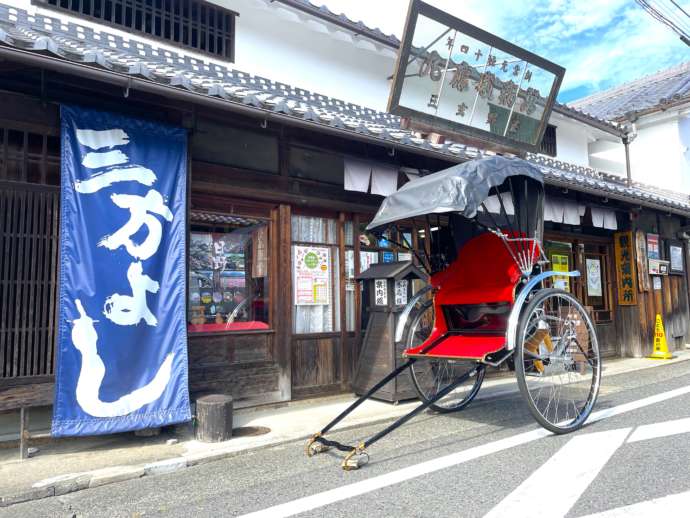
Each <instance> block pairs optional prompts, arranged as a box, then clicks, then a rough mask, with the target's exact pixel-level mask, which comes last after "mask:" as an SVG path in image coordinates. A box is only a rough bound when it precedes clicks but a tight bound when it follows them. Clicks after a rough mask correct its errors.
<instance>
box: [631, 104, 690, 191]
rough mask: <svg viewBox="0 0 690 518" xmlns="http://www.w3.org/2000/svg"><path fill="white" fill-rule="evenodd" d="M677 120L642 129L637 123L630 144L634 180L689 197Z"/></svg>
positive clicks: (689, 186)
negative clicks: (686, 194) (685, 194)
mask: <svg viewBox="0 0 690 518" xmlns="http://www.w3.org/2000/svg"><path fill="white" fill-rule="evenodd" d="M683 150H684V146H681V141H680V136H679V128H678V120H677V119H675V118H674V119H666V120H661V121H655V122H653V123H651V124H649V125H644V121H640V122H638V125H637V138H636V139H635V140H634V141H633V142H632V143H631V144H630V166H631V172H632V177H633V179H634V180H637V181H640V182H644V183H648V184H650V185H654V186H657V187H661V188H664V189H670V190H673V191H677V192H684V193H689V194H690V178H689V177H688V174H687V172H686V171H685V167H684V161H683Z"/></svg>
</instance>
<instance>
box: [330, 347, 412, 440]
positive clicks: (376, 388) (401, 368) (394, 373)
mask: <svg viewBox="0 0 690 518" xmlns="http://www.w3.org/2000/svg"><path fill="white" fill-rule="evenodd" d="M415 361H416V359H415V358H412V359H410V360H407V361H406V362H405V363H403V364H401V365H400V366H399V367H398V368H397V369H395V370H394V371H392V372H391V373H390V374H388V375H387V376H386V377H385V378H383V379H382V380H381V381H379V382H378V383H377V384H376V385H374V386H373V387H371V388H370V389H369V390H368V391H367V393H366V394H364V395H363V396H360V397H359V399H357V401H355V402H354V403H352V404H351V405H350V406H349V407H347V408H346V409H345V410H343V411H342V412H341V413H340V414H338V416H337V417H336V418H335V419H333V421H331V422H330V423H328V424H327V425H326V426H325V427H324V428H323V429H322V430H321V431H320V432H319V434H320V435H323V434H325V433H328V431H329V430H330V429H331V428H333V427H334V426H335V425H337V424H338V423H339V422H340V421H342V420H343V419H345V417H347V416H348V415H349V414H350V413H351V412H352V411H353V410H354V409H355V408H357V407H358V406H359V405H361V404H362V403H364V401H366V400H367V399H369V398H370V397H371V396H372V394H374V393H375V392H378V391H379V390H380V389H381V388H382V387H383V386H384V385H385V384H386V383H388V382H389V381H391V380H392V379H393V378H395V377H396V376H398V374H400V373H401V372H403V371H404V370H405V369H407V368H408V367H409V366H410V365H412V364H413V363H414V362H415ZM319 442H321V441H319ZM329 446H330V445H329ZM348 451H349V450H348Z"/></svg>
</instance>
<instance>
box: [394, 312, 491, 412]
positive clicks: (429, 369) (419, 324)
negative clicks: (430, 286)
mask: <svg viewBox="0 0 690 518" xmlns="http://www.w3.org/2000/svg"><path fill="white" fill-rule="evenodd" d="M433 325H434V306H433V303H432V301H431V300H428V301H426V302H424V303H423V304H422V305H421V306H420V308H419V310H418V311H417V312H416V313H415V314H414V316H413V317H412V319H411V320H410V324H409V325H408V330H407V335H406V336H407V339H406V342H405V343H406V346H407V348H410V347H414V346H417V345H419V344H421V343H422V342H424V340H426V339H427V338H428V336H429V335H430V334H431V330H432V328H433ZM475 366H476V363H475V362H471V361H462V360H447V359H443V358H428V359H427V358H419V359H418V360H417V361H416V362H415V363H413V364H412V366H411V367H410V370H411V373H412V376H411V377H412V383H413V385H414V388H415V390H416V391H417V394H418V395H419V399H420V400H421V401H423V402H428V401H429V400H430V399H432V398H433V397H434V396H435V395H436V394H438V393H439V392H440V391H441V390H443V389H444V388H446V387H447V386H448V385H450V384H451V383H452V382H453V381H455V380H457V379H458V378H459V377H460V376H462V375H463V374H465V373H466V372H467V371H469V370H471V369H473V368H474V367H475ZM483 380H484V368H480V369H479V370H477V372H476V374H475V375H474V376H472V377H470V378H469V379H468V380H467V381H465V382H464V383H461V384H460V385H459V386H458V387H457V388H455V389H454V390H453V391H452V392H450V393H449V394H447V395H446V396H444V397H442V398H441V399H440V400H438V401H436V402H435V403H434V404H432V405H430V406H429V408H430V409H432V410H435V411H436V412H440V413H449V412H457V411H458V410H462V409H463V408H465V407H466V406H467V405H469V404H470V402H471V401H472V400H473V399H474V397H475V396H476V395H477V392H479V388H480V387H481V385H482V381H483Z"/></svg>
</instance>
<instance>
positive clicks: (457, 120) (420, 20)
mask: <svg viewBox="0 0 690 518" xmlns="http://www.w3.org/2000/svg"><path fill="white" fill-rule="evenodd" d="M564 73H565V69H564V68H563V67H561V66H559V65H556V64H555V63H552V62H551V61H548V60H546V59H544V58H543V57H541V56H537V55H536V54H533V53H531V52H528V51H527V50H525V49H523V48H521V47H518V46H517V45H514V44H513V43H510V42H509V41H506V40H503V39H501V38H499V37H498V36H496V35H494V34H491V33H488V32H486V31H484V30H482V29H480V28H479V27H476V26H474V25H471V24H469V23H467V22H465V21H463V20H460V19H458V18H455V17H454V16H451V15H450V14H448V13H446V12H444V11H441V10H440V9H437V8H436V7H434V6H431V5H429V4H427V3H424V2H422V1H420V0H411V2H410V8H409V11H408V14H407V21H406V24H405V31H404V34H403V38H402V44H401V45H400V50H399V53H398V61H397V63H396V68H395V73H394V75H393V82H392V85H391V93H390V97H389V100H388V111H389V112H391V113H394V114H396V115H400V116H401V117H403V123H404V124H406V125H407V127H409V128H410V129H418V130H420V131H423V132H427V133H437V134H439V135H448V136H452V137H453V138H459V139H462V140H463V141H464V142H466V143H470V144H471V145H475V144H474V143H475V142H480V143H481V145H482V146H483V147H490V148H493V149H498V150H513V151H515V150H517V151H531V152H535V153H536V152H538V151H539V145H540V143H541V140H542V137H543V135H544V131H545V129H546V123H547V121H548V120H549V115H550V113H551V108H552V107H553V104H554V101H555V99H556V95H557V94H558V89H559V87H560V84H561V81H562V79H563V75H564Z"/></svg>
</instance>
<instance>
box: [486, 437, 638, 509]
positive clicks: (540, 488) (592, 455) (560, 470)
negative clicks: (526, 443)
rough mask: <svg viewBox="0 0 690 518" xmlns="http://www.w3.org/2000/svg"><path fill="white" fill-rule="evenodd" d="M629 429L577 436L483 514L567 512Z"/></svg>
mask: <svg viewBox="0 0 690 518" xmlns="http://www.w3.org/2000/svg"><path fill="white" fill-rule="evenodd" d="M630 430H632V428H621V429H618V430H611V431H608V432H598V433H589V434H586V435H578V436H576V437H574V438H573V439H571V440H570V441H568V442H567V443H566V444H565V446H563V447H562V448H561V449H560V450H558V452H557V453H556V454H555V455H554V456H553V457H551V458H550V459H549V460H548V461H546V462H545V463H544V464H543V465H542V466H541V467H540V468H539V469H538V470H536V471H535V472H534V473H532V475H530V477H529V478H528V479H527V480H525V481H524V482H523V483H522V484H520V485H519V486H518V487H517V488H516V489H515V491H513V492H512V493H510V494H509V495H508V496H507V497H505V498H504V499H503V500H502V501H501V503H499V504H498V505H497V506H496V507H494V508H493V509H492V510H491V511H489V513H488V514H487V515H486V516H485V517H484V518H504V517H506V518H508V517H510V518H522V517H524V518H533V517H534V516H548V517H553V518H555V517H561V516H565V515H566V514H568V511H569V510H570V508H571V507H572V506H573V505H575V502H577V500H578V498H580V495H581V494H582V493H584V492H585V490H586V489H587V487H589V485H590V484H591V483H592V481H593V480H594V479H595V477H596V476H597V474H598V473H599V472H600V471H601V469H602V468H603V467H604V466H605V465H606V463H607V462H608V461H609V459H610V458H611V456H612V455H613V454H614V453H615V452H616V450H617V449H618V448H619V447H620V446H621V445H622V444H623V443H624V442H625V438H626V437H627V436H628V434H629V433H630Z"/></svg>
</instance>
